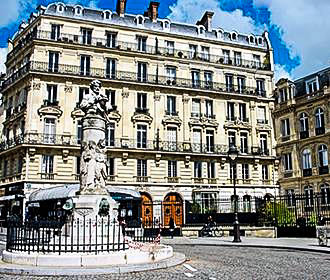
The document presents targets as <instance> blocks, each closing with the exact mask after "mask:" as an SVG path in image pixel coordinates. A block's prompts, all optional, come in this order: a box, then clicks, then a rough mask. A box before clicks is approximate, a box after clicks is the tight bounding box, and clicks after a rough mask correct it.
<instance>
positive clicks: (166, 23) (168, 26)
mask: <svg viewBox="0 0 330 280" xmlns="http://www.w3.org/2000/svg"><path fill="white" fill-rule="evenodd" d="M163 29H164V30H169V29H170V21H169V20H164V21H163Z"/></svg>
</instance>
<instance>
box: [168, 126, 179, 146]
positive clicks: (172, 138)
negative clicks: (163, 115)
mask: <svg viewBox="0 0 330 280" xmlns="http://www.w3.org/2000/svg"><path fill="white" fill-rule="evenodd" d="M167 140H168V148H169V150H170V151H176V150H177V128H176V127H167Z"/></svg>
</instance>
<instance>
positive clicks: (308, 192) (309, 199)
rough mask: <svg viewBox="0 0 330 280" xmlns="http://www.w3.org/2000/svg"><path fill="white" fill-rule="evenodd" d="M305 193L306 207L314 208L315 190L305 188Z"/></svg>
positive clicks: (308, 187) (309, 187)
mask: <svg viewBox="0 0 330 280" xmlns="http://www.w3.org/2000/svg"><path fill="white" fill-rule="evenodd" d="M304 192H305V206H306V207H313V206H314V199H313V188H312V187H311V186H307V187H305V188H304Z"/></svg>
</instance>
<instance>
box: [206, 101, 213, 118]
mask: <svg viewBox="0 0 330 280" xmlns="http://www.w3.org/2000/svg"><path fill="white" fill-rule="evenodd" d="M205 111H206V114H205V115H206V117H207V118H214V116H213V100H205Z"/></svg>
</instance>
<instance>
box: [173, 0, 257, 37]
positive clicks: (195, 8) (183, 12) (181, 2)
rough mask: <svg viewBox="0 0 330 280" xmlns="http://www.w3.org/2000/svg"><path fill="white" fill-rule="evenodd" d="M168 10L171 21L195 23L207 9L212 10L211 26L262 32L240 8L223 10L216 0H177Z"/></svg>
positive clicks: (243, 31) (245, 31)
mask: <svg viewBox="0 0 330 280" xmlns="http://www.w3.org/2000/svg"><path fill="white" fill-rule="evenodd" d="M170 10H171V13H170V14H169V16H168V17H169V18H170V19H171V20H173V21H180V22H186V23H192V24H195V23H196V22H197V21H198V20H200V19H201V18H202V16H203V14H204V12H205V11H206V10H207V11H213V12H214V16H213V19H212V26H213V28H218V27H221V28H223V29H224V30H227V31H232V30H237V31H238V32H241V33H258V34H259V33H262V30H259V28H258V27H256V26H255V24H254V21H253V20H252V19H251V18H250V17H245V16H243V12H242V11H241V10H235V11H233V12H225V11H223V10H221V9H220V6H219V1H217V0H207V1H206V0H204V1H203V0H178V1H177V3H176V4H174V5H173V6H170Z"/></svg>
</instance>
